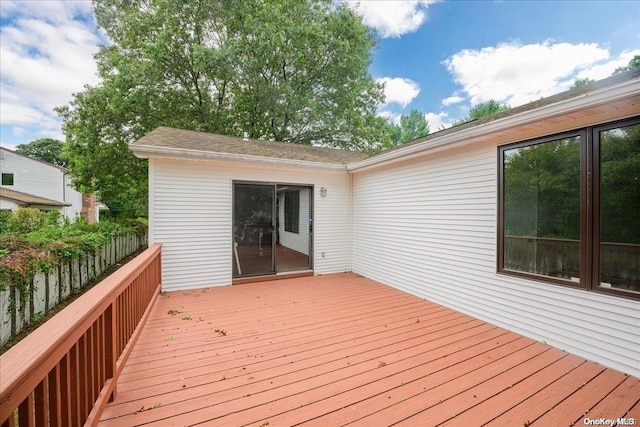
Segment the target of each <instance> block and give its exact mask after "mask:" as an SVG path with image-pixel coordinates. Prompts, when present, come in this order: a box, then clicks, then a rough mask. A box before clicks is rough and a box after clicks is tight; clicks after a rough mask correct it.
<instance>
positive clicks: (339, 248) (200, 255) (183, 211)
mask: <svg viewBox="0 0 640 427" xmlns="http://www.w3.org/2000/svg"><path fill="white" fill-rule="evenodd" d="M149 163H150V167H149V173H150V186H151V188H152V190H151V191H150V240H151V242H150V243H162V244H163V249H162V268H163V272H162V273H163V289H164V290H178V289H188V288H198V287H207V286H220V285H228V284H230V283H231V279H232V261H233V258H232V238H231V229H232V219H231V213H232V197H231V194H232V183H233V181H234V180H236V181H258V182H270V183H288V184H301V185H308V186H313V187H314V191H315V194H314V200H315V203H314V205H315V218H314V235H315V236H314V240H313V246H314V250H313V252H312V253H315V254H316V256H315V258H314V272H315V273H316V274H326V273H334V272H342V271H350V270H351V251H350V221H351V187H350V176H349V174H348V173H347V172H346V171H324V170H315V169H314V170H313V171H312V173H310V171H309V170H308V169H292V168H273V167H262V166H258V165H255V164H244V165H243V164H225V163H215V162H207V161H188V160H169V159H150V161H149ZM322 187H325V188H327V195H326V197H321V196H320V194H319V192H320V188H322ZM312 256H313V255H312Z"/></svg>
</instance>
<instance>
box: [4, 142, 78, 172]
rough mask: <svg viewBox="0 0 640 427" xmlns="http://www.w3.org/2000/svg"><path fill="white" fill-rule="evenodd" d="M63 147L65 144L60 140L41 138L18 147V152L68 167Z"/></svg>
mask: <svg viewBox="0 0 640 427" xmlns="http://www.w3.org/2000/svg"><path fill="white" fill-rule="evenodd" d="M63 147H64V143H63V142H62V141H60V140H58V139H53V138H40V139H36V140H34V141H31V142H29V143H27V144H20V145H18V146H17V147H16V151H17V152H18V153H20V154H24V155H25V156H29V157H33V158H34V159H39V160H44V161H45V162H49V163H52V164H54V165H56V166H62V167H64V166H66V165H67V159H66V157H65V155H64V154H63Z"/></svg>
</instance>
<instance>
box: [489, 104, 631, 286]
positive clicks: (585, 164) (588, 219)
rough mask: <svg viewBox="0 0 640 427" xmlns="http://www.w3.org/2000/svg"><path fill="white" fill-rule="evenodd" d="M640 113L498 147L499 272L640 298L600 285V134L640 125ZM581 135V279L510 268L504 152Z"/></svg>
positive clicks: (497, 266)
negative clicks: (506, 260)
mask: <svg viewBox="0 0 640 427" xmlns="http://www.w3.org/2000/svg"><path fill="white" fill-rule="evenodd" d="M638 124H640V116H636V117H632V118H629V119H624V120H617V121H613V122H609V123H604V124H600V125H594V126H588V127H583V128H579V129H575V130H572V131H568V132H563V133H558V134H554V135H549V136H545V137H541V138H535V139H529V140H525V141H520V142H516V143H512V144H506V145H501V146H499V147H498V150H497V151H498V153H497V154H498V206H497V208H498V209H497V211H498V224H497V225H498V227H497V228H498V230H497V234H498V235H497V265H496V268H497V272H498V274H504V275H509V276H516V277H521V278H526V279H533V280H536V281H541V282H544V283H550V284H554V285H562V286H567V287H571V288H578V289H584V290H586V291H589V292H597V293H602V294H607V295H615V296H622V297H625V298H631V299H640V292H634V291H628V290H624V289H618V288H604V287H601V286H599V285H600V283H599V280H600V274H599V268H600V265H599V262H600V259H599V256H600V133H601V132H603V131H607V130H612V129H616V128H621V127H626V126H631V125H638ZM575 136H579V137H580V282H574V281H572V280H569V279H562V278H557V277H551V276H545V275H542V274H535V273H528V272H524V271H517V270H510V269H506V268H505V267H504V249H505V247H504V246H505V240H504V238H505V233H504V226H505V220H504V214H505V210H504V201H505V194H504V191H505V188H504V166H505V165H504V158H505V155H504V153H505V152H506V151H508V150H512V149H515V148H522V147H528V146H533V145H538V144H544V143H548V142H552V141H557V140H559V139H563V138H568V137H575Z"/></svg>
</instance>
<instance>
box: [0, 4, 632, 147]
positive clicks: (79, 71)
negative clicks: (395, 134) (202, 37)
mask: <svg viewBox="0 0 640 427" xmlns="http://www.w3.org/2000/svg"><path fill="white" fill-rule="evenodd" d="M336 1H339V0H336ZM347 3H348V4H349V7H352V8H353V9H354V10H355V11H356V12H357V13H358V14H359V15H361V16H362V17H363V21H364V22H365V24H367V25H368V26H370V27H371V28H373V29H374V31H375V33H376V37H377V40H378V46H377V47H376V49H375V51H374V52H373V63H372V64H371V67H370V69H371V73H372V75H373V76H374V78H376V79H379V80H380V81H381V82H384V83H385V93H386V95H387V102H386V103H385V104H383V105H380V106H379V108H378V111H379V114H380V115H383V116H386V117H388V118H389V119H390V120H397V119H398V117H399V115H400V114H403V113H408V112H409V111H410V110H412V109H418V110H420V111H422V112H424V113H425V114H426V116H427V119H428V120H429V123H430V126H431V129H432V131H434V130H437V129H439V128H441V127H443V126H448V125H449V124H450V123H451V122H452V121H454V120H456V119H459V118H461V117H464V116H465V115H466V114H468V112H469V109H470V107H471V106H473V105H475V104H477V103H479V102H483V101H487V100H489V99H495V100H497V101H499V102H502V103H507V104H509V105H511V106H517V105H521V104H524V103H527V102H529V101H533V100H536V99H539V98H540V97H544V96H549V95H552V94H554V93H558V92H561V91H563V90H566V89H568V88H569V87H570V86H571V85H572V84H573V82H574V81H575V80H576V79H577V78H591V79H596V80H597V79H601V78H605V77H607V76H609V75H610V74H611V72H613V70H614V69H615V68H617V67H619V66H623V65H626V64H627V63H628V62H629V60H630V59H631V58H632V57H633V56H634V55H638V54H640V1H638V0H623V1H615V0H610V1H595V0H594V1H580V0H572V1H551V0H549V1H525V0H504V1H484V0H476V1H462V0H449V1H447V0H444V1H436V2H434V1H361V2H360V3H356V2H347ZM108 43H109V40H108V39H107V38H106V37H105V36H104V34H103V33H102V32H101V31H100V30H99V29H96V24H95V19H94V17H93V14H92V10H91V2H90V1H53V0H50V1H46V0H40V1H36V0H34V1H9V0H2V1H0V125H1V126H0V143H1V144H2V145H3V146H7V147H9V148H13V147H14V146H15V145H17V144H20V143H26V142H29V141H32V140H34V139H37V138H44V137H53V138H59V139H64V135H63V134H62V131H61V129H60V120H59V118H58V117H57V115H56V114H55V113H54V112H53V108H54V107H56V106H60V105H65V104H67V103H69V101H70V100H71V95H72V93H74V92H78V91H81V90H82V88H83V86H84V85H85V84H90V85H95V84H98V83H99V81H98V78H97V76H96V67H95V63H94V61H93V57H92V56H93V54H94V53H95V52H96V51H97V49H98V45H99V44H108Z"/></svg>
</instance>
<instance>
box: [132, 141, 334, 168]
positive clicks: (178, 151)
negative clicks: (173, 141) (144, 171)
mask: <svg viewBox="0 0 640 427" xmlns="http://www.w3.org/2000/svg"><path fill="white" fill-rule="evenodd" d="M129 149H130V150H131V151H132V152H133V154H134V155H135V156H136V157H138V158H140V159H149V158H152V157H153V158H172V159H182V160H209V161H222V162H242V163H261V164H267V165H278V166H293V167H303V168H311V169H326V170H338V171H345V172H346V171H347V165H345V164H332V163H322V162H311V161H308V160H294V159H282V158H272V157H263V156H252V155H248V154H227V153H220V152H208V151H201V150H190V149H186V148H168V147H153V146H149V145H138V144H136V145H129Z"/></svg>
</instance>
